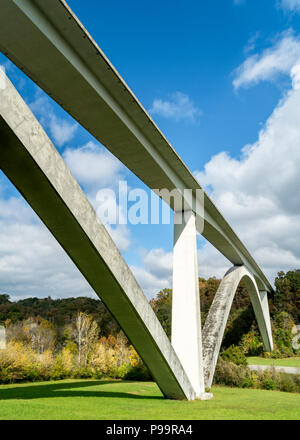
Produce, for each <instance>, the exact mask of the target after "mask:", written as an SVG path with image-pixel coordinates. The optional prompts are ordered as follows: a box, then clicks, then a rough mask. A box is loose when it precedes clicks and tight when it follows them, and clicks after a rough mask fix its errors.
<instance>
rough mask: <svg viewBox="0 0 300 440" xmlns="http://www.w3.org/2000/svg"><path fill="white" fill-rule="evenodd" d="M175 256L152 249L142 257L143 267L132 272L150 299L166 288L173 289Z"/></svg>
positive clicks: (134, 267)
mask: <svg viewBox="0 0 300 440" xmlns="http://www.w3.org/2000/svg"><path fill="white" fill-rule="evenodd" d="M172 267H173V254H172V253H171V252H165V251H164V250H163V249H152V250H150V251H149V252H145V253H144V255H143V257H142V267H138V266H131V270H132V272H133V274H134V275H135V277H136V279H137V281H138V282H139V284H140V286H141V288H142V289H143V291H144V293H145V295H146V296H147V298H148V299H150V298H153V297H154V296H156V295H157V293H158V292H159V291H160V290H162V289H165V288H171V287H172Z"/></svg>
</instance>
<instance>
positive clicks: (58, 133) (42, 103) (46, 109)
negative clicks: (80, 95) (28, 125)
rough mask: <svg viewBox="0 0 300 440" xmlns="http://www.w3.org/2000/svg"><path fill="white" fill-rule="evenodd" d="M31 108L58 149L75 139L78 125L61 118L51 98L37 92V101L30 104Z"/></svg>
mask: <svg viewBox="0 0 300 440" xmlns="http://www.w3.org/2000/svg"><path fill="white" fill-rule="evenodd" d="M30 108H31V110H32V111H33V113H34V114H35V115H36V117H37V118H38V119H39V120H40V122H41V124H42V125H43V127H44V128H45V129H48V130H49V132H50V133H49V134H50V135H51V137H52V139H53V141H54V143H55V144H56V145H57V146H58V147H62V146H63V145H65V144H66V143H67V142H70V141H71V140H72V139H73V138H74V136H75V133H76V130H77V129H78V124H77V123H76V122H69V121H67V120H65V119H61V118H59V117H58V116H57V115H56V114H55V112H54V111H53V108H52V106H51V105H50V101H49V98H47V96H45V95H42V94H41V92H40V91H38V92H37V95H36V99H35V100H34V101H33V102H32V103H31V104H30Z"/></svg>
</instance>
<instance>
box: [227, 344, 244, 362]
mask: <svg viewBox="0 0 300 440" xmlns="http://www.w3.org/2000/svg"><path fill="white" fill-rule="evenodd" d="M221 357H222V359H223V360H224V361H227V362H232V363H233V364H235V365H247V358H246V356H245V354H244V352H243V350H242V349H241V348H240V347H239V346H237V345H231V346H230V347H229V348H227V350H225V351H223V353H222V354H221Z"/></svg>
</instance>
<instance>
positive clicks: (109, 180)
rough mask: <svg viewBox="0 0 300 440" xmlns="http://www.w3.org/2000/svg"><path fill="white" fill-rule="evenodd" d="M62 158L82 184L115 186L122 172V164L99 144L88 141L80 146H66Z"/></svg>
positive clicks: (100, 186) (98, 187) (99, 186)
mask: <svg viewBox="0 0 300 440" xmlns="http://www.w3.org/2000/svg"><path fill="white" fill-rule="evenodd" d="M63 158H64V160H65V162H66V163H67V165H68V166H69V168H70V169H71V171H72V173H73V175H74V176H75V178H76V179H77V180H78V181H79V182H80V183H81V184H83V185H86V186H88V187H89V188H90V187H97V189H100V188H103V187H106V186H115V184H116V183H117V182H118V181H119V180H120V178H121V172H124V165H123V164H122V163H121V162H120V161H119V160H118V159H116V158H115V157H114V156H113V155H112V154H111V153H110V152H109V151H107V150H106V149H104V148H103V147H101V146H100V145H99V144H96V143H94V142H89V143H88V144H86V145H84V146H82V147H80V148H74V149H71V148H68V149H66V150H65V151H64V153H63Z"/></svg>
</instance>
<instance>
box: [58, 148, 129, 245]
mask: <svg viewBox="0 0 300 440" xmlns="http://www.w3.org/2000/svg"><path fill="white" fill-rule="evenodd" d="M63 158H64V160H65V162H66V163H67V165H68V167H69V168H70V170H71V172H72V174H73V175H74V177H75V178H76V180H77V181H78V182H79V183H80V184H81V185H82V186H83V188H84V189H86V191H87V196H88V198H89V200H90V202H91V203H92V205H93V207H94V209H95V210H96V212H97V213H98V215H99V211H100V210H99V209H98V208H99V205H100V202H99V200H98V198H97V194H98V192H99V190H101V189H103V188H105V189H106V188H110V189H111V190H112V191H110V194H111V193H112V192H113V193H114V195H115V197H112V196H111V197H110V198H109V200H107V201H106V206H107V205H108V204H110V205H111V207H113V208H114V209H115V211H116V213H118V212H119V206H118V204H117V196H118V194H117V191H118V183H119V181H120V180H124V174H125V172H126V171H125V167H124V165H123V164H122V163H121V162H120V161H119V160H118V159H116V158H115V157H114V156H113V155H112V154H111V153H110V152H109V151H107V150H106V149H104V148H103V147H101V146H100V145H99V144H96V143H94V142H89V143H88V144H86V145H84V146H82V147H80V148H76V149H71V148H68V149H66V150H65V151H64V153H63ZM99 217H100V220H101V221H102V222H103V223H104V225H105V227H106V229H107V231H108V233H109V234H110V235H111V237H112V238H113V240H114V242H115V244H116V245H117V247H118V248H119V250H120V251H121V252H125V251H127V249H128V248H129V246H130V243H131V240H130V230H129V228H128V227H127V226H126V225H123V224H119V219H118V218H116V220H117V224H116V225H110V224H109V223H107V222H106V221H105V219H104V218H101V216H100V215H99Z"/></svg>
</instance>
